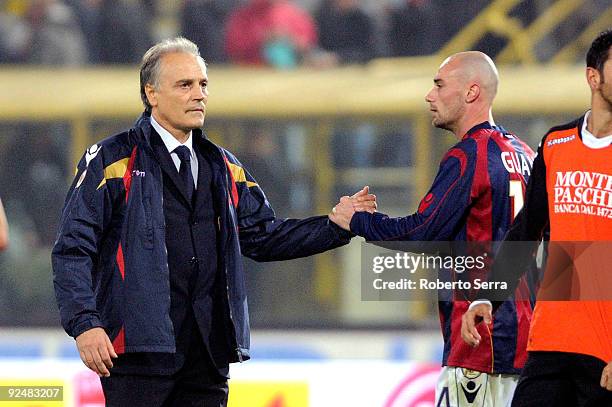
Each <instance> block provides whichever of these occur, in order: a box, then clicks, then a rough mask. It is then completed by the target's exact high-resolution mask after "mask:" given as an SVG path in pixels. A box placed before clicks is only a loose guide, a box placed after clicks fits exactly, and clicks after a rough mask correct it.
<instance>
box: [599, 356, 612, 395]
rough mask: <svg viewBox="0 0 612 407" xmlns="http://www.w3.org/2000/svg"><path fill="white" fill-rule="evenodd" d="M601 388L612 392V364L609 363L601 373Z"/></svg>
mask: <svg viewBox="0 0 612 407" xmlns="http://www.w3.org/2000/svg"><path fill="white" fill-rule="evenodd" d="M599 384H600V385H601V387H603V388H604V389H606V390H609V391H612V362H610V363H608V365H607V366H606V367H604V370H603V372H601V381H600V382H599Z"/></svg>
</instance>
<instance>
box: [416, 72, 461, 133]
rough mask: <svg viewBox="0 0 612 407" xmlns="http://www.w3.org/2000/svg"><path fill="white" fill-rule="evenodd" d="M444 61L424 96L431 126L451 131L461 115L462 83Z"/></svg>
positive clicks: (456, 73) (458, 76)
mask: <svg viewBox="0 0 612 407" xmlns="http://www.w3.org/2000/svg"><path fill="white" fill-rule="evenodd" d="M453 65H454V64H453V61H450V62H449V61H445V62H444V63H442V65H441V66H440V69H439V70H438V73H437V74H436V76H434V86H433V87H432V88H431V90H430V91H429V93H427V95H426V96H425V101H427V103H429V111H430V112H431V116H432V124H433V125H434V126H436V127H438V128H441V129H446V130H451V131H453V128H454V125H455V124H456V123H457V121H458V120H459V119H460V118H461V116H462V115H463V110H464V104H463V97H462V96H463V87H464V86H463V85H464V84H463V82H462V81H461V77H460V75H459V74H458V72H457V69H456V68H455V67H454V66H453Z"/></svg>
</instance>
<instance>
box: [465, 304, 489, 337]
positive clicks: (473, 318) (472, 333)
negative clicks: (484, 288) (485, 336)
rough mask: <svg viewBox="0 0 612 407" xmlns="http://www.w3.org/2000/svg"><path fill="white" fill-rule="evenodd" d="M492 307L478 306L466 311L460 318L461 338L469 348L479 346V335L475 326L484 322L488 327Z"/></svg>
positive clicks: (487, 305)
mask: <svg viewBox="0 0 612 407" xmlns="http://www.w3.org/2000/svg"><path fill="white" fill-rule="evenodd" d="M491 311H492V307H491V306H490V305H489V304H478V305H476V306H475V307H473V308H472V309H471V310H469V311H467V312H466V313H465V314H463V317H461V338H463V340H464V341H465V342H466V343H467V344H468V345H470V346H473V347H476V346H478V345H479V344H480V340H481V339H482V338H481V337H480V334H479V333H478V330H477V329H476V325H478V323H480V321H482V320H484V322H485V324H487V325H489V324H490V323H491V321H492V320H493V316H492V315H491Z"/></svg>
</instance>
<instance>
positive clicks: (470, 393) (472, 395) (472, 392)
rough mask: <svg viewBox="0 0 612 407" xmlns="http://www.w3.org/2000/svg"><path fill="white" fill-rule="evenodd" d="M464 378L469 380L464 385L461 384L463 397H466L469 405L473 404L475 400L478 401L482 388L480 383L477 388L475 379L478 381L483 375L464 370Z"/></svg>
mask: <svg viewBox="0 0 612 407" xmlns="http://www.w3.org/2000/svg"><path fill="white" fill-rule="evenodd" d="M462 373H463V377H464V378H465V379H467V381H466V382H465V383H464V382H463V381H462V382H460V386H461V390H463V395H464V396H465V399H466V401H467V402H468V403H469V404H472V403H473V402H474V400H476V396H478V391H479V390H480V388H481V387H482V383H479V384H478V386H476V382H475V379H478V376H480V375H481V373H480V372H476V371H474V370H470V369H462Z"/></svg>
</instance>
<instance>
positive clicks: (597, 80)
mask: <svg viewBox="0 0 612 407" xmlns="http://www.w3.org/2000/svg"><path fill="white" fill-rule="evenodd" d="M586 80H587V83H588V84H589V88H591V91H596V90H598V89H599V85H600V84H601V74H600V73H599V71H598V70H597V69H595V68H591V67H587V69H586Z"/></svg>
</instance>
